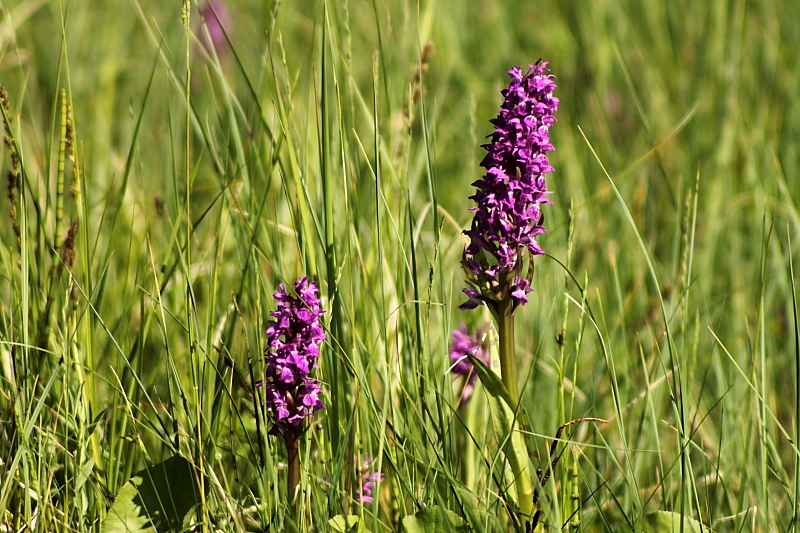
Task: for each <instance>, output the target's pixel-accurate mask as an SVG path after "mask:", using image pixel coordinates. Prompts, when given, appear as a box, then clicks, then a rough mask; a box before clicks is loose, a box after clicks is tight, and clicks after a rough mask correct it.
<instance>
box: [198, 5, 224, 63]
mask: <svg viewBox="0 0 800 533" xmlns="http://www.w3.org/2000/svg"><path fill="white" fill-rule="evenodd" d="M200 18H201V19H202V21H203V24H205V26H206V28H208V37H210V39H211V43H210V45H211V46H213V47H214V50H216V52H217V54H218V55H222V54H223V53H224V52H225V51H226V50H227V46H228V41H227V39H226V38H225V34H226V33H227V34H228V35H230V28H231V17H230V14H229V13H228V6H227V5H226V4H225V2H223V1H222V0H209V1H208V2H204V3H203V7H202V8H201V10H200ZM200 42H201V43H203V46H204V47H205V49H206V50H208V52H209V53H210V52H211V46H209V43H208V38H207V37H206V32H205V31H204V30H202V28H201V31H200Z"/></svg>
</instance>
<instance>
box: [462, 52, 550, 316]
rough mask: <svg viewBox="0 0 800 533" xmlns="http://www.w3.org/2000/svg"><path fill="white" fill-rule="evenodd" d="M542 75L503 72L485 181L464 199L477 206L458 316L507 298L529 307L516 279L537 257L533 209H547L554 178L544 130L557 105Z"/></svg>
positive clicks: (538, 70)
mask: <svg viewBox="0 0 800 533" xmlns="http://www.w3.org/2000/svg"><path fill="white" fill-rule="evenodd" d="M549 71H550V69H548V68H547V62H540V63H537V64H535V65H529V70H528V72H527V73H526V74H523V73H522V69H521V68H519V67H514V68H512V69H511V70H510V71H509V72H508V73H509V75H510V76H511V84H510V85H509V86H508V88H507V89H505V90H503V91H502V93H501V94H502V95H503V96H504V98H505V101H504V102H503V105H502V106H501V108H500V113H499V114H498V115H497V118H495V119H493V120H492V121H491V123H492V124H493V125H494V127H495V131H494V133H492V134H491V135H490V137H491V143H489V144H485V145H483V148H485V149H486V151H487V154H486V156H485V157H484V158H483V161H482V162H481V166H482V167H484V168H485V169H486V174H485V175H484V177H483V178H482V179H479V180H478V181H476V182H474V183H473V185H474V186H475V187H477V191H476V192H475V194H474V195H473V196H470V199H472V200H475V203H477V204H478V205H477V206H476V207H473V208H471V209H470V211H472V212H473V213H474V218H473V220H472V227H471V228H470V229H468V230H465V231H464V234H465V235H467V236H468V237H469V239H470V243H469V245H467V247H466V249H465V251H464V259H463V265H464V268H465V270H466V271H467V275H468V277H469V278H470V279H469V281H468V283H469V284H470V288H467V289H464V292H465V293H466V294H467V296H468V297H469V300H467V302H465V303H464V304H462V305H461V309H472V308H475V307H477V306H479V305H481V304H482V303H489V304H493V302H496V301H497V300H499V299H503V298H508V297H510V298H511V299H512V301H513V302H514V306H515V307H516V306H518V305H523V304H525V303H527V301H528V298H527V296H526V295H527V294H528V293H529V292H530V291H531V290H532V289H531V288H530V279H529V276H525V275H522V274H521V272H522V268H523V259H524V255H525V250H527V251H528V252H530V253H531V254H533V255H541V254H543V253H544V252H543V251H542V249H541V248H540V247H539V244H538V243H537V242H536V236H537V235H539V234H540V233H543V232H544V231H545V229H544V226H543V225H542V215H541V212H540V205H541V204H549V203H552V202H551V201H550V200H549V199H548V198H547V196H546V195H547V194H549V193H550V191H548V190H547V186H546V185H545V174H547V173H549V172H553V171H554V169H553V167H551V166H550V163H549V161H548V159H547V152H552V151H553V150H554V148H553V145H552V144H550V137H549V130H550V126H551V125H552V124H553V123H554V122H555V121H556V119H555V118H554V117H553V113H555V111H556V110H557V109H558V104H559V101H558V98H556V97H554V96H553V91H554V90H555V88H556V84H555V82H554V79H555V77H554V76H552V75H550V74H547V72H549ZM490 307H493V305H490Z"/></svg>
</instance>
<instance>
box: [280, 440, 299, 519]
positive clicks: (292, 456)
mask: <svg viewBox="0 0 800 533" xmlns="http://www.w3.org/2000/svg"><path fill="white" fill-rule="evenodd" d="M284 441H285V442H286V464H287V467H286V471H287V475H286V502H287V504H288V505H289V509H291V510H292V511H293V515H294V518H295V520H296V519H297V518H298V516H297V507H298V506H297V504H298V503H299V499H297V498H296V495H295V492H296V490H297V486H298V485H300V436H299V435H297V433H296V432H295V431H286V433H285V434H284Z"/></svg>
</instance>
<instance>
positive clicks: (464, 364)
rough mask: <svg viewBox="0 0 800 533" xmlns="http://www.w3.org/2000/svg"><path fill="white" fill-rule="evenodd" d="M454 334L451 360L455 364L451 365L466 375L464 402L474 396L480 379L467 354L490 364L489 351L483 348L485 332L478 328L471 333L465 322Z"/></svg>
mask: <svg viewBox="0 0 800 533" xmlns="http://www.w3.org/2000/svg"><path fill="white" fill-rule="evenodd" d="M452 335H453V344H452V345H451V346H450V360H451V361H452V363H453V365H452V366H451V367H450V371H451V372H452V373H453V374H456V375H458V376H464V383H463V385H461V401H460V403H462V404H463V403H466V402H467V401H468V400H469V398H470V396H472V390H473V389H474V388H475V382H476V381H477V379H478V375H477V374H476V373H475V367H474V366H473V365H472V361H470V360H469V358H468V357H467V355H471V356H473V357H475V358H477V359H479V360H481V361H483V362H485V363H486V364H487V365H488V364H489V352H488V350H484V349H483V340H482V338H481V337H483V332H482V331H480V330H478V331H475V332H474V333H472V334H470V333H469V332H468V331H467V326H466V325H464V323H463V322H462V323H461V326H460V327H459V328H458V329H457V330H455V331H453V333H452Z"/></svg>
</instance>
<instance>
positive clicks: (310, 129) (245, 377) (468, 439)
mask: <svg viewBox="0 0 800 533" xmlns="http://www.w3.org/2000/svg"><path fill="white" fill-rule="evenodd" d="M228 6H229V10H230V15H231V19H232V20H231V24H230V27H229V33H228V38H229V47H228V46H226V47H223V48H222V49H220V51H219V53H216V52H213V51H212V52H211V53H209V51H208V50H206V49H205V48H203V46H202V45H200V43H199V40H198V36H199V35H201V34H203V32H204V29H203V27H202V25H201V24H200V20H199V15H198V11H197V6H196V5H194V4H193V7H192V9H191V11H188V12H184V13H183V15H182V11H181V7H182V6H181V3H180V2H157V1H153V0H118V1H115V2H87V1H80V0H73V1H65V0H50V1H47V0H23V1H22V2H11V3H9V2H5V3H3V4H2V5H0V9H1V10H2V11H1V13H2V24H0V50H2V55H0V82H1V84H2V85H3V86H4V87H5V89H6V92H7V96H6V97H5V101H6V102H7V108H6V109H5V110H4V115H3V118H4V120H3V123H4V128H5V134H6V139H7V142H6V143H5V144H4V145H3V146H2V147H1V148H0V152H1V153H0V161H2V165H3V170H4V172H5V173H8V176H9V177H8V179H9V180H10V181H11V182H15V183H16V186H15V187H12V188H11V189H10V190H9V195H8V196H7V197H6V196H5V195H4V197H3V198H2V199H0V217H2V218H3V219H4V222H3V223H0V238H2V244H3V245H2V247H0V300H1V301H2V303H1V304H0V530H2V531H23V530H24V529H25V528H27V529H31V530H41V531H89V530H92V531H97V530H99V529H100V523H101V522H102V520H103V519H104V518H105V516H106V515H107V513H108V509H109V507H110V505H111V504H112V503H113V501H114V499H115V498H116V497H117V495H119V494H120V492H121V491H122V489H123V487H124V486H125V484H126V482H128V480H129V479H130V478H131V476H132V475H133V474H134V473H135V472H137V471H139V470H140V469H142V468H145V467H147V466H150V465H153V464H156V463H158V462H160V461H162V460H165V459H167V458H169V457H173V456H176V455H179V456H182V457H186V458H187V459H189V460H190V462H191V464H192V465H193V467H194V469H195V472H196V473H197V475H196V478H195V479H196V482H197V483H199V484H201V485H202V486H201V487H200V488H201V489H202V490H200V491H199V494H200V499H201V504H200V505H199V506H198V507H197V509H196V512H195V513H194V514H193V516H192V519H193V520H194V526H192V527H197V528H202V529H203V530H215V531H216V530H219V531H243V530H247V531H258V530H269V531H294V530H299V531H312V530H313V531H329V530H331V528H333V527H334V526H333V525H331V523H329V520H330V519H333V518H334V517H335V516H337V515H353V516H358V517H359V518H360V522H359V523H360V524H361V525H362V526H363V527H366V528H368V529H369V530H370V531H372V532H375V533H378V532H382V531H397V530H400V529H401V527H402V525H401V524H402V520H403V517H405V516H407V515H411V514H414V513H416V512H418V511H420V510H422V509H426V508H430V507H432V506H438V507H439V508H442V509H447V510H449V511H451V512H452V513H454V514H455V515H458V516H460V517H462V518H463V519H464V520H465V521H466V522H467V523H468V524H469V528H470V530H476V531H506V530H509V529H510V528H513V521H512V519H511V517H512V515H513V514H514V512H513V505H512V503H511V502H512V500H513V491H511V490H510V488H509V487H510V483H509V480H508V472H507V470H506V468H505V467H504V456H503V454H502V449H503V446H504V443H503V442H498V437H497V434H496V431H495V429H496V423H495V422H496V420H493V418H492V415H491V412H490V409H489V407H488V406H489V403H488V401H489V400H488V398H487V395H486V394H485V392H484V390H482V389H481V388H480V387H479V388H478V390H477V391H476V392H475V394H473V398H472V400H471V401H470V402H469V404H468V405H466V406H461V407H458V406H457V403H458V402H457V398H458V390H457V389H456V388H455V385H454V380H453V377H452V376H451V375H450V373H449V371H448V368H449V366H450V364H451V362H450V359H449V357H448V345H449V342H450V332H451V331H452V330H454V329H456V328H457V327H458V326H459V324H460V322H461V321H462V320H463V321H465V322H466V323H467V324H468V325H469V326H470V327H471V328H475V327H479V326H482V325H484V324H487V323H490V322H491V320H490V316H489V314H488V313H487V312H486V311H485V310H483V311H482V310H480V309H479V310H474V311H469V312H464V311H459V310H458V308H457V306H458V305H459V304H460V303H462V302H463V301H464V297H463V295H462V294H461V289H462V288H463V287H464V286H465V284H464V274H463V271H462V269H461V268H460V260H461V255H462V251H463V248H464V245H465V243H466V240H465V238H464V237H463V236H462V235H461V231H462V229H464V228H466V227H468V225H469V224H470V220H471V214H470V212H469V211H468V209H469V207H471V202H470V200H469V199H468V197H469V196H470V195H471V194H473V191H474V187H472V186H471V183H472V182H473V181H474V180H476V179H478V178H479V177H480V176H481V169H480V168H479V167H478V163H479V162H480V160H481V158H482V157H483V150H482V149H481V148H480V145H481V144H483V143H484V142H485V140H484V137H485V135H487V134H489V133H490V132H491V126H490V124H489V123H488V120H489V119H490V118H492V117H494V116H495V114H496V112H497V107H498V105H499V104H500V102H501V96H500V94H499V91H500V90H501V89H502V88H503V87H504V86H505V85H506V83H507V80H508V78H507V76H506V72H507V71H508V69H509V68H511V67H512V66H514V65H522V66H525V65H527V64H528V63H533V62H535V61H536V60H538V59H539V58H543V59H545V60H547V61H549V62H550V66H551V69H552V71H553V74H555V75H556V76H557V83H558V90H557V93H556V95H557V96H558V97H559V98H560V99H561V106H560V108H559V110H558V113H557V114H556V117H557V119H558V122H557V124H556V125H555V126H554V127H553V129H552V130H551V139H552V143H553V144H554V146H555V147H556V150H557V151H556V152H555V153H554V154H552V156H551V163H552V164H553V166H554V167H555V168H556V172H555V173H554V174H550V175H548V186H549V188H550V189H551V190H552V191H553V194H552V195H551V198H552V200H553V205H552V206H547V207H545V209H544V210H545V226H546V227H547V233H546V234H545V235H543V236H542V237H541V238H540V239H539V242H540V243H541V245H542V247H543V248H544V249H545V251H546V252H547V255H546V256H541V257H539V258H537V260H536V271H535V275H534V282H533V286H534V289H535V292H533V293H532V294H531V295H530V297H531V302H530V303H529V304H528V305H526V306H525V307H523V308H521V309H520V310H519V311H518V313H517V316H516V337H517V338H516V345H517V357H518V359H520V361H521V366H520V368H519V369H518V377H519V388H520V398H521V406H522V410H523V411H524V413H526V415H527V419H528V420H529V424H530V425H529V426H528V425H527V424H526V426H525V427H524V430H525V435H526V440H527V442H528V447H529V452H530V454H531V464H532V465H533V466H534V467H537V466H538V467H542V468H544V469H547V468H548V464H549V462H550V458H549V449H550V447H551V444H552V442H553V441H552V439H553V437H554V436H555V434H556V431H557V430H558V428H559V426H561V425H562V424H564V423H566V422H568V421H570V420H574V419H578V418H581V417H595V418H601V419H605V420H607V422H606V423H598V422H586V423H581V424H575V425H572V426H569V427H568V428H566V429H565V431H564V433H563V434H562V436H561V440H560V441H559V446H558V447H557V450H558V451H557V453H559V454H562V455H561V460H560V462H559V463H558V466H557V467H556V469H555V471H554V472H553V475H552V481H550V482H549V483H548V484H547V485H546V486H545V487H544V490H543V496H542V498H541V500H540V506H541V508H542V510H543V512H544V518H543V524H542V526H540V527H541V528H542V529H543V530H547V531H555V530H560V529H564V530H568V531H630V530H636V531H639V530H640V529H641V524H642V517H643V516H644V515H645V514H646V513H648V512H651V511H655V510H663V511H674V512H678V513H681V514H685V515H689V516H692V517H694V518H695V519H697V520H699V521H700V522H702V523H703V524H706V525H707V526H710V527H711V528H713V530H714V531H796V530H797V529H798V512H797V510H798V502H799V501H800V462H799V461H798V448H797V444H796V443H797V442H800V425H798V421H797V413H798V411H800V393H799V392H798V381H800V379H799V378H798V376H800V344H799V341H798V323H797V300H796V288H795V275H794V269H795V265H794V264H793V262H792V261H793V258H795V257H796V256H795V251H796V250H797V248H798V236H799V235H800V211H799V210H798V205H797V203H796V199H797V198H800V181H798V180H797V179H796V176H797V175H798V172H800V168H799V164H800V153H799V152H798V145H797V142H796V140H797V139H798V138H800V98H798V94H799V93H798V89H797V88H798V87H800V63H798V61H797V58H796V56H797V53H796V50H797V48H798V46H800V4H797V3H795V2H790V1H783V2H781V1H775V2H770V1H768V0H754V1H751V2H745V1H744V0H734V1H732V2H726V1H722V0H709V1H707V2H690V1H687V0H676V1H673V2H665V1H663V0H639V1H622V2H611V1H608V0H599V1H596V2H581V3H579V2H556V1H542V2H536V3H533V2H522V1H509V2H492V1H483V0H470V1H466V2H434V1H430V0H429V1H425V2H420V3H413V2H399V1H389V2H376V1H373V2H364V1H357V0H342V1H339V2H327V3H326V2H323V1H317V2H281V1H279V0H278V1H271V2H259V1H246V0H230V1H229V2H228ZM182 16H183V18H182ZM428 43H430V44H428ZM12 152H13V154H14V155H12ZM15 158H16V160H17V161H18V165H17V166H15V165H14V163H13V161H14V160H15ZM302 275H307V276H310V277H311V278H312V279H314V280H317V281H318V282H319V284H320V287H321V294H322V296H323V304H322V305H323V308H324V309H325V310H326V314H325V317H324V323H325V328H326V332H327V334H328V340H327V342H326V344H325V345H324V348H323V354H322V358H321V361H320V368H319V370H318V371H317V377H318V378H319V379H321V380H322V382H323V383H324V389H325V391H326V393H325V403H326V405H327V409H325V410H324V411H320V412H319V413H318V414H317V416H316V417H315V419H314V421H313V424H312V425H311V427H310V429H309V431H308V432H307V433H306V436H305V437H304V439H303V441H302V443H301V449H300V453H301V476H300V483H301V491H300V495H301V496H300V499H299V501H298V502H297V505H296V507H297V509H294V508H293V507H294V506H293V505H292V504H289V503H287V501H286V494H285V487H284V484H285V476H286V465H285V462H286V456H285V450H284V449H283V446H282V442H281V441H280V439H276V438H275V437H271V436H269V435H268V434H267V432H268V430H269V428H270V425H271V422H270V420H269V417H268V414H267V413H266V412H265V409H264V404H263V391H262V390H261V389H259V388H258V387H255V386H254V384H255V383H256V382H257V381H258V380H260V379H263V375H264V363H263V353H264V347H265V340H266V339H265V328H266V325H267V320H268V318H269V313H270V311H271V310H273V309H274V308H275V302H274V300H273V298H272V294H273V292H274V291H276V290H277V288H278V286H279V285H280V284H281V283H284V284H291V283H293V281H294V280H295V279H296V278H297V277H299V276H302ZM562 450H563V451H562ZM365 455H366V456H370V457H374V458H375V463H374V464H375V467H376V468H377V469H379V470H380V471H381V472H383V474H384V480H383V481H382V482H380V483H378V484H377V486H376V490H375V500H374V502H372V503H369V504H364V505H360V504H358V503H357V502H356V493H357V489H358V483H359V474H358V472H357V468H358V463H359V461H358V460H357V459H355V458H357V457H362V456H365ZM334 530H335V529H334ZM444 530H445V529H443V531H444Z"/></svg>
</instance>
